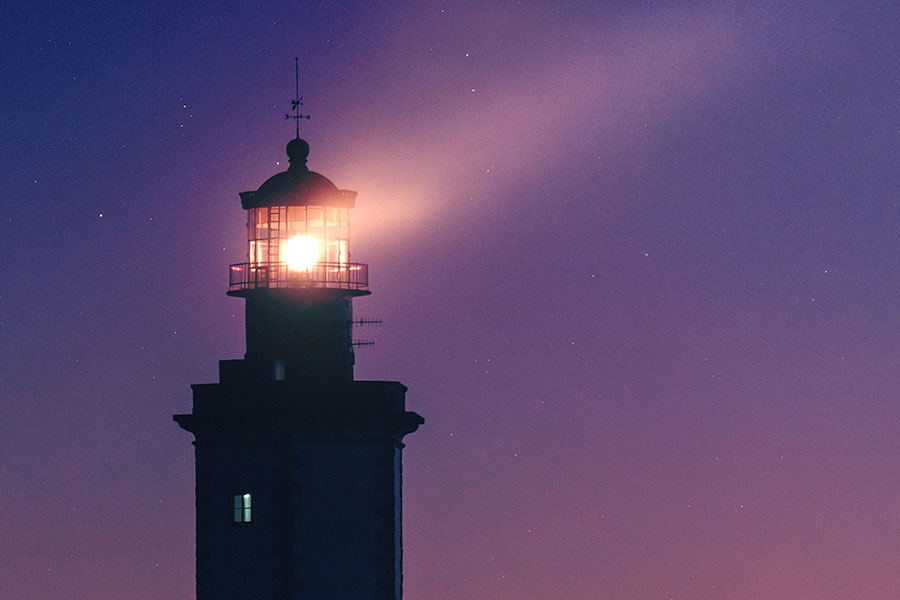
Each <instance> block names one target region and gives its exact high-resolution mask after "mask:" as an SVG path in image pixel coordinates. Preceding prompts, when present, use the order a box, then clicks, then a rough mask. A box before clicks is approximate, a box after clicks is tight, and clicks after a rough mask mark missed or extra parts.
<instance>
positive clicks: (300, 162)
mask: <svg viewBox="0 0 900 600" xmlns="http://www.w3.org/2000/svg"><path fill="white" fill-rule="evenodd" d="M286 152H287V155H288V160H289V161H290V163H291V166H290V170H294V169H303V170H306V157H308V156H309V144H307V143H306V140H301V139H300V138H294V139H292V140H291V141H289V142H288V145H287V148H286Z"/></svg>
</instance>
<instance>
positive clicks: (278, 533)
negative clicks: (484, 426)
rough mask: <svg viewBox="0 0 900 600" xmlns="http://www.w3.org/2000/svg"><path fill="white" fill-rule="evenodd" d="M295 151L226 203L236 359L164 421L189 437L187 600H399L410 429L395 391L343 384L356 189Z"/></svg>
mask: <svg viewBox="0 0 900 600" xmlns="http://www.w3.org/2000/svg"><path fill="white" fill-rule="evenodd" d="M298 101H299V98H298ZM298 101H295V102H298ZM298 103H299V102H298ZM294 107H295V109H296V108H297V105H296V104H295V106H294ZM300 117H301V115H299V113H296V115H295V118H300ZM298 122H299V121H298ZM309 153H310V148H309V144H307V142H305V141H304V140H302V139H300V137H299V127H298V132H297V137H295V138H294V139H292V140H291V141H290V142H289V143H288V145H287V155H288V159H289V161H290V167H289V168H288V169H287V170H286V171H284V172H282V173H278V174H276V175H274V176H272V177H270V178H269V179H268V180H266V181H265V182H264V183H263V184H262V185H261V186H260V187H259V188H258V189H257V190H256V191H248V192H243V193H241V194H240V200H241V206H242V208H243V209H244V210H245V211H246V212H247V258H246V261H245V262H241V263H238V264H233V265H231V266H230V268H229V286H228V295H229V296H234V297H237V298H242V299H243V301H244V305H245V314H246V320H245V323H246V354H245V355H244V358H243V359H238V360H223V361H220V362H219V382H218V383H204V384H197V385H193V386H191V387H192V390H193V406H192V412H191V413H190V414H180V415H175V416H174V419H175V421H176V422H177V423H178V425H179V426H181V427H182V428H183V429H185V430H187V431H189V432H190V433H192V434H193V436H194V453H195V460H196V466H195V469H196V535H197V552H196V570H197V598H198V599H200V600H206V599H215V600H225V599H241V600H249V599H253V600H262V599H273V600H274V599H279V600H281V599H288V598H290V599H298V600H300V599H303V600H306V599H308V600H351V599H352V600H376V599H378V600H400V598H401V597H402V581H403V577H402V558H403V556H402V531H401V524H402V512H401V509H402V504H401V488H402V486H401V481H402V469H401V451H402V449H403V447H404V444H403V438H404V436H405V435H407V434H409V433H412V432H413V431H415V430H416V429H417V428H418V426H419V425H420V424H422V423H423V422H424V420H423V419H422V417H420V416H419V415H418V414H416V413H414V412H410V411H407V410H406V406H405V394H406V387H405V386H403V385H402V384H401V383H399V382H396V381H358V380H356V379H354V376H353V366H354V362H355V358H354V343H353V338H352V328H353V325H354V319H353V309H352V303H353V299H354V298H355V297H358V296H363V295H367V294H369V293H370V292H369V289H368V287H369V286H368V283H369V282H368V266H367V265H365V264H361V263H355V262H351V260H350V256H351V255H350V211H351V209H352V208H353V206H354V204H355V201H356V192H353V191H348V190H342V189H338V188H337V186H335V185H334V184H333V183H332V182H331V181H330V180H329V179H327V178H326V177H324V176H322V175H320V174H318V173H315V172H313V171H310V170H309V168H308V166H307V159H308V156H309Z"/></svg>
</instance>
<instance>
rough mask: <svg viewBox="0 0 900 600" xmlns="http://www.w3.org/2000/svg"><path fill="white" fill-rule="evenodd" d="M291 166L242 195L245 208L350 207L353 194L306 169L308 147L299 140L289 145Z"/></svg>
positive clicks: (294, 140)
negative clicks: (256, 188)
mask: <svg viewBox="0 0 900 600" xmlns="http://www.w3.org/2000/svg"><path fill="white" fill-rule="evenodd" d="M287 155H288V159H289V160H290V163H291V166H290V167H289V168H288V170H287V171H282V172H281V173H276V174H275V175H272V176H271V177H269V178H268V179H267V180H266V181H265V182H263V184H262V185H261V186H259V189H258V190H256V191H255V192H242V193H241V205H242V206H243V207H244V209H245V210H246V209H250V208H259V207H262V206H310V205H313V206H347V207H350V208H352V207H353V204H354V200H355V198H356V192H348V191H346V190H339V189H338V188H337V186H336V185H334V184H333V183H332V182H331V180H329V179H328V178H327V177H325V176H324V175H320V174H318V173H316V172H314V171H310V170H309V169H308V168H307V167H306V157H307V156H309V144H307V143H306V142H305V141H304V140H301V139H300V138H297V139H293V140H291V141H290V142H288V145H287Z"/></svg>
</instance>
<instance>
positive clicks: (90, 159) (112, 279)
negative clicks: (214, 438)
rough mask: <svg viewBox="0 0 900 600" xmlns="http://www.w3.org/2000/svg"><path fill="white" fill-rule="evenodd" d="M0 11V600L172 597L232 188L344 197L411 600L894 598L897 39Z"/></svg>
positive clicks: (797, 5)
mask: <svg viewBox="0 0 900 600" xmlns="http://www.w3.org/2000/svg"><path fill="white" fill-rule="evenodd" d="M83 4H85V5H82V6H80V5H78V4H57V3H48V4H44V5H41V4H40V3H38V2H29V3H18V4H13V5H10V6H6V7H5V8H4V15H3V20H2V22H0V50H2V53H0V56H2V61H0V74H2V78H0V136H2V141H3V143H2V144H0V174H2V177H0V201H2V211H0V582H2V583H0V586H2V589H3V591H2V593H0V595H2V596H3V597H4V598H11V599H12V598H16V599H18V598H22V599H29V600H31V599H35V600H44V599H46V600H57V599H59V598H71V599H86V600H87V599H90V600H120V599H122V598H128V599H131V600H156V599H160V598H191V597H192V596H193V594H194V581H193V577H194V554H193V553H194V488H193V469H194V459H193V447H192V446H191V441H192V439H193V438H192V436H191V435H190V434H188V433H187V432H185V431H182V430H181V429H179V428H178V426H177V425H176V424H175V423H174V422H173V421H172V419H171V415H172V414H173V413H185V412H189V411H190V406H191V391H190V387H189V386H190V384H192V383H206V382H214V381H216V380H217V361H218V360H220V359H230V358H240V357H241V356H242V355H243V352H244V346H243V344H244V341H243V301H242V300H240V299H235V298H229V297H227V296H226V295H225V291H226V288H227V281H228V279H227V277H228V265H229V264H230V263H236V262H242V261H244V260H245V257H246V229H245V228H246V220H245V219H246V213H245V212H244V211H243V210H242V209H241V207H240V201H239V198H238V192H241V191H245V190H255V189H256V188H257V187H258V186H259V185H260V184H261V183H262V182H263V181H264V180H265V179H266V178H268V177H269V176H271V175H273V174H274V173H276V172H278V171H282V170H284V169H285V168H286V158H285V154H284V146H285V144H286V142H287V141H288V140H290V139H291V137H292V136H293V124H292V122H290V121H286V120H285V119H284V114H285V113H286V112H289V110H290V100H291V98H292V97H293V95H294V57H295V56H299V57H300V89H301V94H302V95H303V96H304V98H305V100H304V101H305V106H304V109H305V111H306V112H309V113H311V114H312V119H311V120H310V121H308V122H307V121H304V122H303V124H302V126H301V134H302V136H303V137H304V138H305V139H307V140H308V141H309V143H310V145H311V147H312V151H311V154H310V158H309V166H310V168H311V169H312V170H314V171H317V172H320V173H322V174H324V175H326V176H327V177H329V178H330V179H331V180H332V181H334V182H335V184H336V185H338V187H341V188H346V189H352V190H357V191H358V192H359V197H358V199H357V208H356V209H355V210H354V211H353V213H352V216H351V251H352V257H351V258H352V260H354V261H357V262H364V263H368V264H369V265H370V288H371V289H372V291H373V292H374V293H373V295H372V296H370V297H367V298H363V299H360V300H357V301H356V303H355V312H356V316H358V317H368V318H381V319H382V320H383V322H384V324H383V325H382V326H381V327H378V328H372V329H360V330H358V331H357V334H356V336H357V337H359V338H363V339H374V340H375V341H376V345H375V346H374V347H371V348H362V349H360V350H359V351H358V353H357V369H356V376H357V378H358V379H386V380H398V381H401V382H403V383H404V384H405V385H407V386H408V387H409V392H408V394H407V406H408V409H409V410H414V411H416V412H418V413H420V414H422V415H423V416H424V417H425V419H426V423H425V425H424V426H423V427H422V428H420V430H419V431H418V432H416V433H415V434H413V435H411V436H409V437H408V438H406V442H407V447H406V450H405V453H404V528H405V530H404V559H405V560H404V562H405V571H404V574H405V594H406V597H407V598H409V599H410V600H444V599H446V600H450V599H460V598H463V599H469V598H471V599H482V598H484V599H487V598H490V599H498V600H513V599H516V600H520V599H523V598H525V599H545V598H559V599H564V600H597V599H603V600H606V599H610V600H647V599H659V600H668V599H670V598H671V599H675V600H706V599H737V600H745V599H746V600H751V599H760V598H775V599H807V598H815V599H817V600H846V599H848V598H865V599H870V600H871V599H875V600H882V599H883V600H896V599H897V598H898V597H900V369H898V365H900V327H898V324H900V293H898V292H900V239H898V237H900V236H898V231H900V205H898V200H900V169H898V164H900V100H898V99H900V33H898V32H900V5H898V4H897V3H896V2H895V1H893V2H889V1H871V2H843V3H842V2H817V3H812V2H810V3H806V2H787V1H785V2H772V3H745V2H670V1H666V2H633V3H626V2H602V3H601V2H572V3H559V4H555V3H549V2H508V3H499V4H497V5H496V6H492V7H484V6H482V5H483V2H459V1H455V0H448V1H445V2H430V1H425V2H420V1H416V2H406V1H404V0H395V1H393V2H371V3H356V2H333V1H332V2H308V3H298V2H290V3H289V2H284V3H281V4H279V3H263V4H262V5H259V3H246V4H240V3H232V4H231V5H229V6H227V7H226V6H223V5H221V4H218V3H209V4H206V5H204V4H202V3H190V2H187V3H186V2H178V3H174V2H154V3H143V4H139V3H118V2H112V3H110V2H106V3H104V2H96V3H83Z"/></svg>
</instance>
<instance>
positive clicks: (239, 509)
mask: <svg viewBox="0 0 900 600" xmlns="http://www.w3.org/2000/svg"><path fill="white" fill-rule="evenodd" d="M234 522H235V523H249V522H250V494H237V495H236V496H235V497H234Z"/></svg>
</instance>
